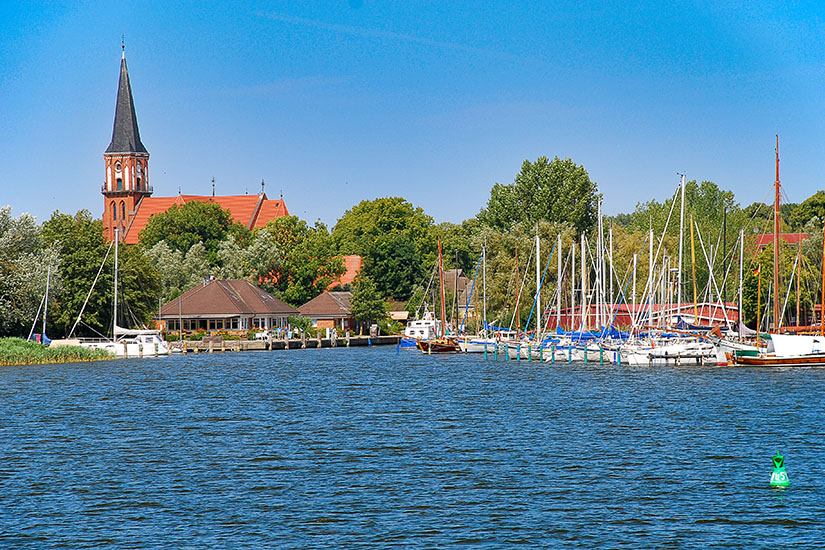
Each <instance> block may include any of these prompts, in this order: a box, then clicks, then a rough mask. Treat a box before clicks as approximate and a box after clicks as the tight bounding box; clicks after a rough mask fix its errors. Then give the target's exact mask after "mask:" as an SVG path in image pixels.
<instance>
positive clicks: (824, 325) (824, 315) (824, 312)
mask: <svg viewBox="0 0 825 550" xmlns="http://www.w3.org/2000/svg"><path fill="white" fill-rule="evenodd" d="M823 235H825V225H823ZM822 254H823V256H822V301H821V302H820V303H819V308H820V309H819V317H820V320H821V324H820V327H819V335H820V336H825V239H823V240H822Z"/></svg>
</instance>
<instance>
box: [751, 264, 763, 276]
mask: <svg viewBox="0 0 825 550" xmlns="http://www.w3.org/2000/svg"><path fill="white" fill-rule="evenodd" d="M760 267H762V266H756V269H754V270H753V274H754V275H759V269H760Z"/></svg>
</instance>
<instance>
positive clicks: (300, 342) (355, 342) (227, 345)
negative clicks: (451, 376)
mask: <svg viewBox="0 0 825 550" xmlns="http://www.w3.org/2000/svg"><path fill="white" fill-rule="evenodd" d="M400 340H401V337H400V336H397V335H390V336H373V337H370V336H350V337H349V338H347V337H339V338H334V339H333V338H292V339H289V340H287V339H274V338H271V339H269V340H223V339H221V338H204V339H203V340H201V341H199V340H183V341H178V342H170V343H169V345H170V347H171V348H172V349H173V350H177V351H181V352H183V353H226V352H231V351H274V350H293V349H306V348H316V349H317V348H336V347H338V348H340V347H354V346H395V345H398V342H399V341H400Z"/></svg>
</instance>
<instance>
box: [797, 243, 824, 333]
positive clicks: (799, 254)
mask: <svg viewBox="0 0 825 550" xmlns="http://www.w3.org/2000/svg"><path fill="white" fill-rule="evenodd" d="M823 246H825V242H824V243H823ZM796 265H798V266H799V275H797V277H796V326H797V327H799V326H800V323H799V280H800V279H801V278H802V240H801V239H800V241H799V246H798V247H797V252H796ZM797 330H799V329H798V328H797Z"/></svg>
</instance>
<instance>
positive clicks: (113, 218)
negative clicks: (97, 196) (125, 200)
mask: <svg viewBox="0 0 825 550" xmlns="http://www.w3.org/2000/svg"><path fill="white" fill-rule="evenodd" d="M111 207H112V220H113V221H117V205H116V204H115V202H114V201H112V204H111Z"/></svg>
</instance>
